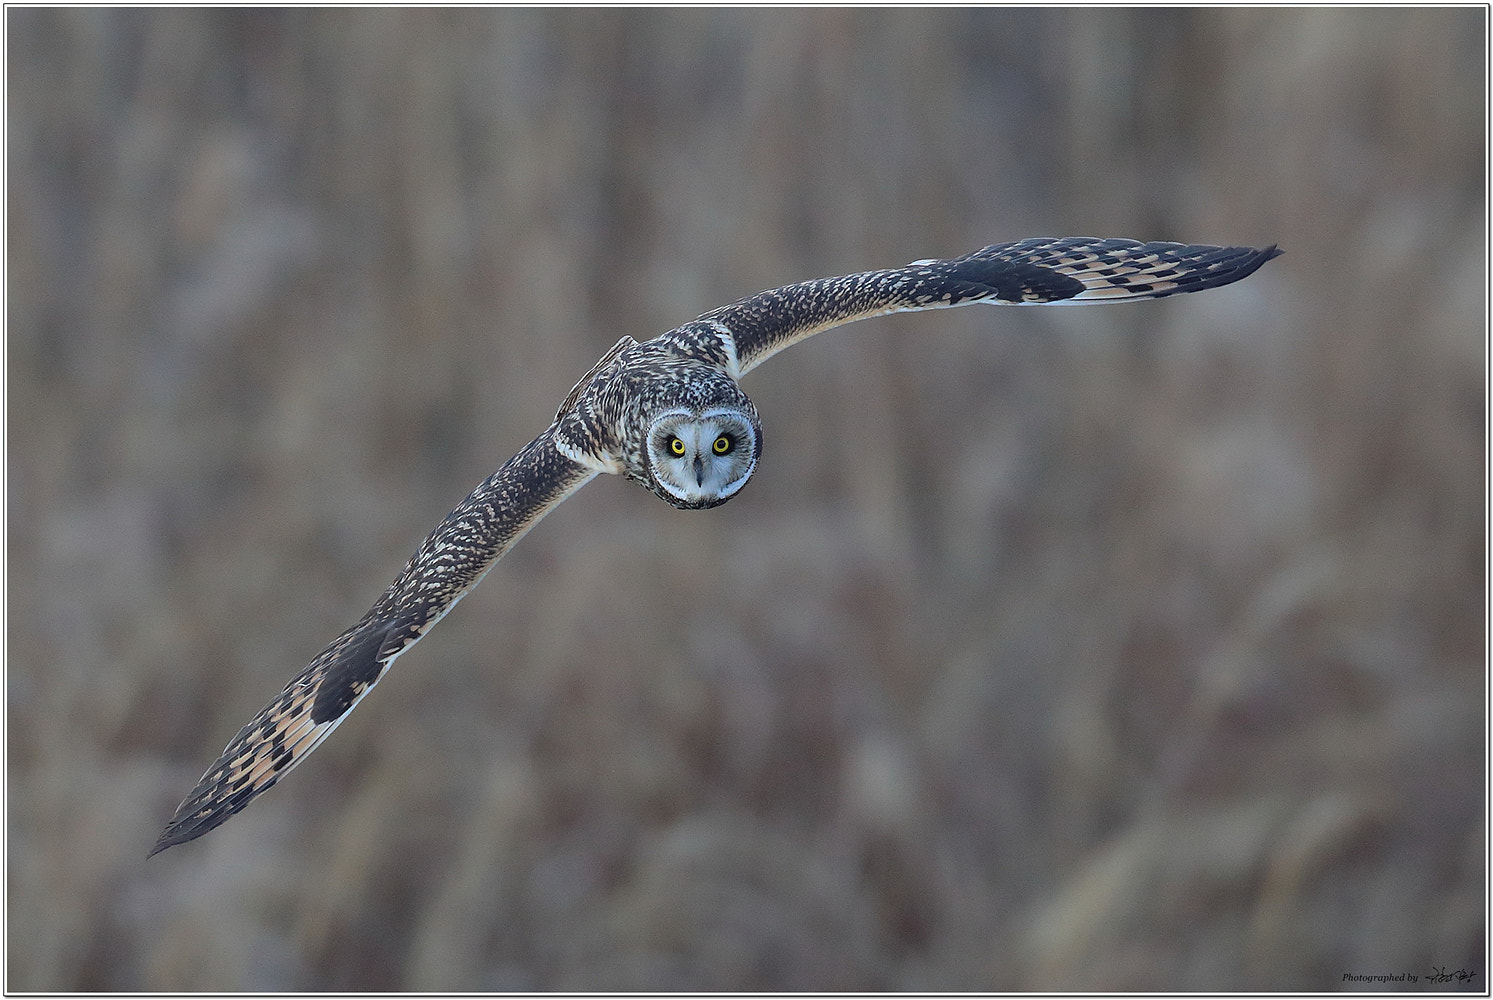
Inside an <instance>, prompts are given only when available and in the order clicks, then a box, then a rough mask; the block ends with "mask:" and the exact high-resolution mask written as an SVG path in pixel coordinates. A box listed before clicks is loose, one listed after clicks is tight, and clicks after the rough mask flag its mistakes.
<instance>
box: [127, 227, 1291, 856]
mask: <svg viewBox="0 0 1493 1000" xmlns="http://www.w3.org/2000/svg"><path fill="white" fill-rule="evenodd" d="M1277 253H1279V251H1278V250H1276V248H1275V247H1273V246H1270V247H1266V248H1265V249H1263V250H1257V249H1254V248H1252V247H1215V246H1186V245H1183V244H1179V243H1137V242H1135V241H1133V240H1117V239H1078V238H1068V239H1030V240H1022V241H1020V242H1018V243H1002V244H999V245H997V246H992V247H986V248H985V249H983V250H977V251H975V252H974V253H971V254H966V255H965V256H963V257H955V258H953V259H951V260H920V261H916V262H915V263H912V264H909V265H907V266H906V267H898V268H893V269H891V270H885V271H866V272H863V273H861V274H850V275H845V276H843V277H838V278H819V279H816V280H814V281H805V282H801V283H799V284H795V285H788V286H786V287H784V288H777V289H773V290H772V291H767V292H762V293H761V294H759V295H753V296H751V297H750V298H746V299H742V300H741V301H739V302H736V303H733V304H732V305H728V306H724V307H722V308H720V309H716V310H714V311H712V312H708V313H706V314H705V315H703V316H701V317H700V318H699V319H696V320H694V321H693V322H690V323H686V324H684V325H683V326H681V327H679V328H678V329H675V330H670V331H669V332H668V333H665V334H663V335H662V336H660V337H657V338H655V339H653V340H650V341H647V342H646V343H641V344H640V343H638V342H637V341H635V340H633V339H632V338H631V337H623V338H622V339H621V340H619V341H618V342H617V343H616V345H615V346H614V347H613V348H612V349H611V350H610V351H608V352H607V353H606V355H605V356H604V357H603V358H602V359H601V360H600V361H598V362H597V363H596V365H595V366H594V367H593V368H592V369H591V370H590V371H589V372H587V373H586V374H585V375H584V376H583V377H582V378H581V380H580V381H579V382H578V383H576V386H575V388H574V389H573V390H571V392H570V395H568V396H566V397H565V401H564V402H563V403H561V404H560V409H559V412H557V413H556V414H555V419H554V421H553V422H552V423H551V424H550V425H549V427H547V428H545V429H544V431H542V432H541V433H540V435H539V436H538V437H536V438H535V439H534V440H532V441H530V442H529V443H528V444H526V445H524V447H523V448H522V449H520V450H519V452H518V454H517V455H515V456H513V457H512V458H511V459H509V460H508V461H507V462H505V463H504V464H503V466H502V468H500V469H498V471H496V472H494V473H493V474H492V475H491V476H489V477H488V479H487V480H486V481H485V482H483V483H482V484H481V485H480V486H478V487H477V489H476V490H475V491H473V493H472V495H471V496H469V497H467V498H466V499H465V500H463V501H462V502H461V504H460V505H459V506H458V507H457V508H456V509H455V510H453V511H452V512H451V513H450V514H447V515H446V518H445V520H443V521H441V523H440V524H438V525H436V527H435V530H434V531H432V532H431V533H430V535H429V536H428V537H427V538H426V539H425V541H423V542H421V543H420V547H419V549H418V550H416V552H415V554H414V555H413V556H412V557H410V561H409V562H408V563H407V564H406V565H405V567H404V569H403V571H401V572H400V574H399V576H398V577H397V578H396V579H395V580H394V582H393V583H392V584H390V585H389V589H388V590H386V591H384V593H383V595H382V596H381V597H379V599H378V600H377V601H376V602H375V603H374V605H373V607H372V608H371V609H369V611H368V613H367V614H365V615H364V616H363V617H362V618H361V619H360V620H359V621H358V622H357V624H355V625H353V626H352V627H351V628H349V629H348V630H347V631H346V632H343V633H342V634H341V635H340V636H338V637H337V638H336V639H334V640H332V643H331V645H329V646H327V648H326V649H324V650H322V652H321V654H320V655H319V656H317V657H316V659H314V660H312V661H311V663H310V664H309V665H308V666H307V667H306V668H305V669H304V670H302V671H301V672H300V673H298V674H297V675H296V676H295V677H294V679H292V680H291V682H290V684H289V685H288V686H287V687H286V688H285V690H284V691H283V692H281V693H280V695H279V697H277V698H275V700H274V701H272V702H270V704H269V705H267V706H266V707H265V708H264V710H263V711H261V712H260V713H259V714H258V715H256V716H255V717H254V718H253V720H251V721H250V722H249V724H248V725H247V726H245V727H244V728H243V729H241V730H240V731H239V733H238V735H237V736H235V737H234V738H233V739H232V740H231V741H230V742H229V744H228V746H227V748H226V749H224V751H223V754H222V756H221V757H219V758H218V760H217V761H216V762H215V763H214V764H213V766H212V767H210V768H209V769H208V771H207V773H206V774H205V775H203V776H202V780H201V781H200V782H198V784H197V787H196V788H194V789H193V790H192V793H191V794H190V795H188V796H187V798H186V801H184V802H182V804H181V806H180V807H179V808H178V809H177V810H176V815H175V816H173V817H172V819H171V822H170V823H169V824H168V825H167V826H166V829H165V831H164V832H163V833H162V834H161V836H160V839H159V840H157V841H156V844H155V848H154V849H153V850H152V851H151V853H152V854H154V853H156V852H157V851H162V850H165V849H166V848H167V847H170V846H172V845H173V844H180V843H182V842H183V841H187V840H191V839H192V838H193V837H197V836H200V835H202V834H204V833H206V832H207V831H208V830H211V829H212V828H213V827H215V826H217V825H218V824H219V823H222V822H223V821H224V820H226V819H227V818H228V817H229V816H232V815H233V814H234V813H236V812H238V811H239V810H240V809H242V808H243V807H244V806H245V805H247V804H248V803H249V801H250V800H252V799H253V798H254V797H255V796H257V795H259V794H260V793H261V792H263V791H264V790H265V789H267V788H269V787H270V786H271V785H273V784H274V783H275V782H276V781H279V780H280V778H281V777H283V776H284V775H285V774H286V773H287V772H288V771H290V769H291V768H293V767H295V766H296V765H297V764H299V763H300V762H301V761H302V760H304V759H305V758H306V755H307V754H309V753H310V752H311V751H312V750H314V749H316V747H317V745H318V744H320V743H321V741H322V740H324V739H326V738H327V736H328V734H330V733H331V732H332V730H333V729H335V728H336V727H337V725H338V723H340V722H341V721H342V720H343V719H345V718H347V716H348V713H349V712H351V711H352V710H353V708H354V707H356V706H357V704H358V702H359V701H361V700H362V699H363V697H364V696H365V695H367V694H368V692H369V690H371V689H372V687H373V685H374V684H375V683H377V681H378V679H379V678H380V677H382V676H383V674H384V672H385V671H386V670H388V668H389V664H391V663H392V662H394V659H395V657H397V656H399V655H400V654H401V653H403V652H404V651H405V650H407V649H409V648H410V646H411V645H413V644H414V643H415V642H416V641H417V640H419V638H420V637H421V636H422V635H424V634H425V632H426V631H427V630H429V629H430V627H431V626H432V625H434V624H435V623H436V622H438V621H440V620H441V617H442V616H443V615H445V614H446V612H448V611H450V610H451V607H452V606H453V605H454V604H455V603H456V602H457V601H458V600H460V599H461V598H462V596H463V595H464V594H466V592H467V591H469V590H471V589H472V587H474V586H476V584H477V581H479V580H481V579H482V576H483V574H485V573H486V572H487V571H488V570H489V569H491V568H492V566H493V563H495V562H497V560H498V559H499V558H501V557H502V555H503V553H505V552H507V551H508V549H509V548H510V547H511V546H512V545H513V544H514V543H515V542H517V541H518V540H519V538H521V537H522V536H523V534H524V533H525V532H526V531H528V530H529V529H530V528H532V527H533V526H534V525H535V524H536V523H538V521H539V519H540V518H542V517H543V516H544V515H545V514H547V513H548V512H549V511H551V510H552V509H554V507H555V506H556V505H557V504H559V503H560V501H562V500H564V499H565V498H566V497H567V496H569V495H570V494H572V493H574V492H575V491H576V490H578V489H580V488H581V487H582V486H584V485H585V484H586V483H587V482H588V481H589V480H590V479H591V478H592V477H594V476H596V475H597V474H598V473H603V472H606V473H613V474H616V475H622V476H625V477H627V478H628V479H632V480H636V481H637V482H639V483H641V484H642V485H643V486H645V487H647V488H648V489H650V490H652V491H653V492H654V493H656V494H658V495H659V496H660V497H662V498H663V499H664V500H666V501H667V502H668V503H670V504H672V505H673V506H675V507H681V508H705V507H715V506H717V505H719V504H723V503H725V502H726V501H727V500H729V499H731V498H732V497H733V496H735V495H736V494H737V493H738V492H739V491H740V490H741V488H742V487H743V486H745V485H746V482H747V480H748V479H750V478H751V476H752V472H753V471H754V470H755V469H756V467H757V460H758V458H759V457H761V454H762V432H761V424H760V421H759V420H758V417H757V409H756V407H755V406H753V405H752V401H751V400H750V399H748V398H747V396H746V394H745V393H744V392H742V391H741V387H740V385H739V384H738V383H739V380H740V379H741V377H742V376H743V375H745V374H746V373H747V372H749V371H751V370H752V369H753V368H755V367H757V366H758V365H759V364H761V363H762V362H763V361H766V360H767V359H768V358H770V357H772V355H774V354H776V353H777V352H778V351H781V350H782V349H783V348H785V347H788V346H789V345H791V344H794V343H796V342H798V341H800V340H802V339H804V338H805V337H808V336H811V335H813V334H815V333H818V332H819V331H821V330H828V329H829V328H831V327H834V326H839V325H840V324H842V323H849V322H851V321H852V320H857V319H864V318H866V317H868V316H880V315H882V314H884V313H893V312H907V311H911V310H918V309H945V308H949V307H952V306H964V305H971V304H973V303H978V302H985V303H991V304H1018V305H1027V304H1044V303H1059V302H1122V301H1126V300H1131V299H1147V298H1161V297H1163V296H1166V295H1174V294H1176V293H1178V292H1195V291H1200V290H1202V289H1205V288H1214V287H1216V286H1218V285H1226V284H1228V283H1230V282H1233V281H1238V280H1239V279H1240V278H1243V277H1245V276H1246V275H1248V274H1250V273H1251V272H1253V271H1254V270H1255V269H1256V268H1258V267H1259V266H1260V265H1261V264H1263V263H1265V261H1267V260H1269V259H1270V258H1272V257H1274V256H1276V254H1277Z"/></svg>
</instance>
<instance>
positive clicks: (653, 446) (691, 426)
mask: <svg viewBox="0 0 1493 1000" xmlns="http://www.w3.org/2000/svg"><path fill="white" fill-rule="evenodd" d="M756 417H757V415H756V414H755V413H753V412H750V411H748V410H743V409H737V408H735V407H725V406H721V407H713V408H710V409H706V410H698V411H697V410H694V409H690V408H686V407H680V408H677V409H672V410H666V411H664V412H663V413H661V414H659V415H658V416H657V417H655V418H654V420H653V423H652V425H651V426H650V427H649V428H648V472H649V475H650V478H651V482H650V483H649V486H650V487H651V488H652V490H653V492H654V493H657V494H658V495H659V496H661V497H663V498H664V499H665V500H667V501H668V502H669V503H671V504H673V505H674V506H675V507H679V508H681V509H685V510H698V509H701V508H705V507H716V506H719V505H720V504H723V503H725V502H726V501H727V500H730V499H731V498H732V497H733V496H735V495H736V493H737V491H738V490H740V489H741V488H742V487H743V486H745V485H746V481H747V480H748V479H750V478H751V477H752V470H754V469H756V467H757V457H758V456H759V455H760V454H761V453H762V437H761V434H760V433H759V432H758V426H759V425H758V422H757V419H756Z"/></svg>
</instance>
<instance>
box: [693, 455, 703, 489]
mask: <svg viewBox="0 0 1493 1000" xmlns="http://www.w3.org/2000/svg"><path fill="white" fill-rule="evenodd" d="M695 485H696V486H700V487H703V486H704V485H705V462H704V460H703V459H701V458H700V456H699V455H696V456H695Z"/></svg>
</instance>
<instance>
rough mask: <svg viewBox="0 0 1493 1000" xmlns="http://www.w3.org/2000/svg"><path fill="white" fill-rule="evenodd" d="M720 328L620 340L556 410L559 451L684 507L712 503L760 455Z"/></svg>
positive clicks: (751, 412) (757, 422) (724, 496)
mask: <svg viewBox="0 0 1493 1000" xmlns="http://www.w3.org/2000/svg"><path fill="white" fill-rule="evenodd" d="M732 346H733V345H732V344H731V341H730V338H729V334H727V333H725V332H723V331H720V330H716V329H713V328H711V327H710V326H709V325H707V324H702V323H698V322H696V323H691V324H686V325H685V326H683V327H679V328H678V329H675V330H671V331H669V332H668V333H666V334H664V335H663V336H660V337H657V338H655V339H653V340H650V341H647V342H645V343H641V344H640V343H638V342H637V341H635V340H633V339H632V338H630V337H624V338H623V339H622V340H619V341H618V342H617V344H616V345H615V346H614V347H613V348H612V350H611V351H610V352H608V353H607V355H606V356H604V357H603V358H602V360H601V361H600V362H598V363H597V365H596V366H595V367H594V368H593V369H592V370H591V371H590V372H588V373H587V374H586V376H585V377H584V378H583V379H582V380H581V381H580V382H579V383H577V384H576V387H575V389H573V390H572V391H571V394H570V396H569V397H567V399H566V401H565V403H564V404H563V405H562V406H561V408H560V413H559V416H558V426H557V428H556V436H557V442H558V446H559V447H560V449H561V451H562V452H564V453H565V454H566V455H568V456H569V457H570V458H572V459H573V460H575V461H579V462H581V463H582V464H587V465H590V466H592V467H593V468H595V469H596V470H597V471H599V472H611V473H616V474H621V475H622V476H624V477H625V478H627V479H631V480H633V481H634V482H637V483H639V484H641V485H642V486H643V487H645V488H646V489H648V490H650V491H652V492H653V493H654V494H655V495H657V496H658V497H660V498H662V499H663V500H665V501H666V502H668V503H669V504H671V505H673V506H675V507H678V508H680V509H684V510H700V509H704V508H708V507H718V506H720V505H721V504H723V503H725V502H726V501H727V500H729V499H731V497H733V496H735V495H736V493H737V492H738V491H739V490H740V489H741V487H742V486H744V485H746V481H747V479H749V478H750V477H751V474H752V472H753V471H754V470H755V468H756V464H757V459H758V458H759V457H760V456H761V454H762V432H761V419H760V417H759V416H758V414H757V408H756V406H755V405H753V403H752V401H751V399H750V398H749V397H748V396H747V394H746V393H745V392H743V391H742V389H741V386H740V385H738V384H737V382H736V379H735V377H734V376H733V375H732V374H731V371H730V370H729V366H730V364H731V362H732V360H733V355H732V352H731V348H732Z"/></svg>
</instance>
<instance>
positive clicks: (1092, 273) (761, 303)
mask: <svg viewBox="0 0 1493 1000" xmlns="http://www.w3.org/2000/svg"><path fill="white" fill-rule="evenodd" d="M1279 253H1280V251H1279V250H1277V249H1276V248H1275V247H1274V246H1268V247H1265V248H1264V249H1256V248H1254V247H1216V246H1205V245H1188V244H1183V243H1139V242H1136V241H1135V240H1120V239H1092V238H1089V237H1063V238H1060V239H1048V238H1038V239H1029V240H1021V241H1019V242H1016V243H1000V244H997V245H995V246H989V247H985V248H984V249H983V250H976V251H975V252H974V253H970V254H966V255H964V256H963V257H954V258H951V259H949V260H920V261H917V262H915V263H912V264H908V265H907V266H906V267H899V268H892V269H890V270H883V271H863V272H860V273H859V274H847V275H842V276H840V277H836V278H816V279H814V280H813V281H802V282H799V283H797V284H793V285H786V286H784V287H782V288H774V289H771V290H769V291H766V292H761V293H759V294H757V295H753V296H750V297H748V298H745V299H742V300H740V301H739V302H733V303H732V304H731V305H728V306H723V307H721V308H720V309H716V310H713V311H711V312H708V313H706V314H705V315H703V316H701V317H700V319H699V322H704V323H709V324H714V325H716V326H717V327H718V328H721V329H724V330H725V331H727V332H728V333H729V335H730V336H731V338H732V340H733V342H734V347H735V349H736V353H737V358H738V360H739V367H740V371H741V372H742V373H743V374H744V373H746V372H748V371H750V370H751V369H753V368H755V367H756V366H757V365H759V364H761V363H762V362H763V361H766V360H767V359H768V358H770V357H772V356H773V355H774V354H776V353H777V352H779V351H781V350H783V349H784V348H785V347H789V346H791V345H793V344H796V343H798V342H799V341H800V340H803V339H804V338H806V337H811V336H813V335H814V334H816V333H820V332H822V331H824V330H829V329H832V328H833V327H837V326H840V325H842V324H845V323H850V322H853V321H855V320H858V319H866V318H868V317H871V316H882V315H885V314H887V313H894V312H909V311H914V310H919V309H948V308H952V307H954V306H966V305H973V304H976V303H988V304H992V305H1035V304H1041V303H1059V302H1124V301H1133V300H1136V299H1156V298H1162V297H1164V296H1167V295H1176V294H1178V293H1181V292H1197V291H1202V290H1203V289H1205V288H1216V287H1218V286H1219V285H1227V284H1229V283H1230V282H1234V281H1238V280H1239V279H1240V278H1243V277H1245V276H1247V275H1249V274H1251V273H1252V272H1253V271H1254V270H1255V269H1256V268H1258V267H1259V266H1260V265H1261V264H1263V263H1265V262H1266V261H1267V260H1270V259H1271V258H1272V257H1275V256H1277V255H1279Z"/></svg>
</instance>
